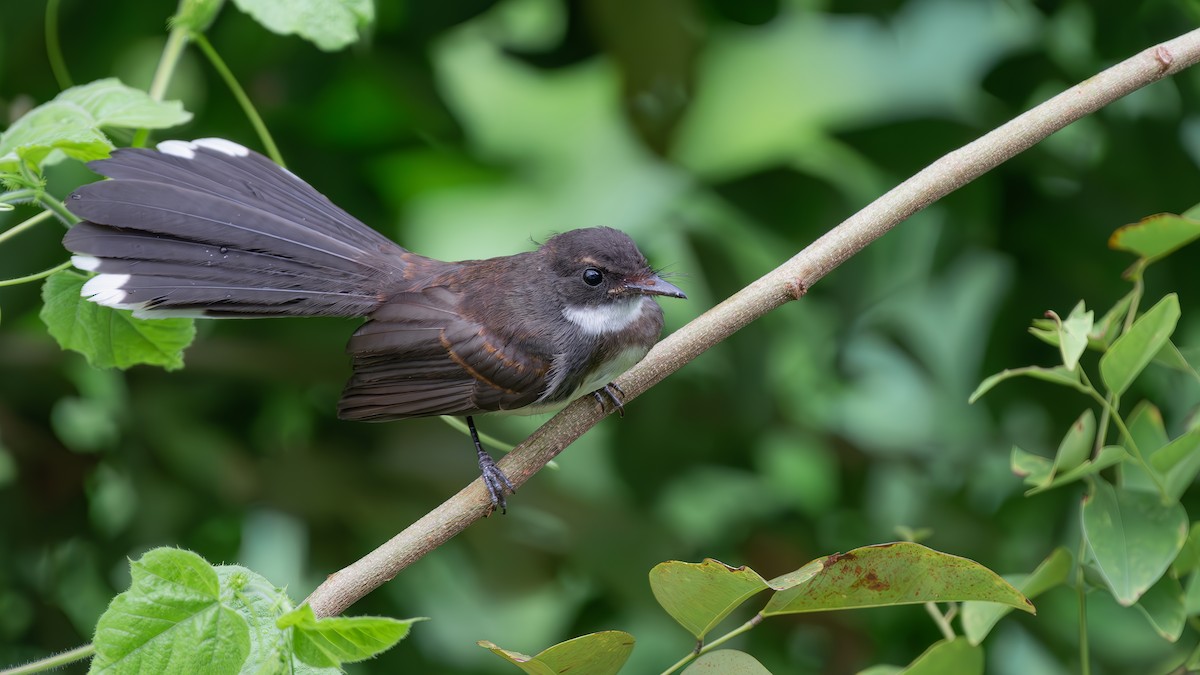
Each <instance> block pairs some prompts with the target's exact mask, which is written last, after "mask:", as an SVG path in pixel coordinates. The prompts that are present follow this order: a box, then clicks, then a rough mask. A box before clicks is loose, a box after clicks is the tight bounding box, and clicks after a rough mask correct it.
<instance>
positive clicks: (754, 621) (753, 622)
mask: <svg viewBox="0 0 1200 675" xmlns="http://www.w3.org/2000/svg"><path fill="white" fill-rule="evenodd" d="M762 622H763V615H762V614H761V613H759V614H755V615H754V616H753V617H751V618H750V620H749V621H747V622H746V623H744V624H742V625H740V626H738V627H737V628H734V629H733V630H731V631H729V632H728V633H726V634H724V635H722V636H721V637H719V638H717V639H716V640H713V641H712V642H709V643H708V644H706V645H704V646H703V647H701V648H699V649H697V650H695V651H693V652H690V653H689V654H688V655H687V656H684V657H683V658H682V659H679V660H678V661H676V662H675V663H674V664H673V665H672V666H671V667H670V668H667V669H666V670H664V671H663V672H662V675H670V674H671V673H673V672H675V671H676V670H679V669H680V668H682V667H683V666H685V665H686V664H687V663H688V662H689V661H691V660H693V659H695V658H697V657H699V656H700V655H701V654H707V653H708V652H711V651H713V650H714V649H716V648H717V647H720V646H721V645H723V644H725V643H726V642H729V641H730V640H732V639H733V638H735V637H737V636H739V635H741V634H742V633H745V632H746V631H748V630H750V629H751V628H754V627H755V626H757V625H758V624H760V623H762Z"/></svg>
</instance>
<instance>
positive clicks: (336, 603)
mask: <svg viewBox="0 0 1200 675" xmlns="http://www.w3.org/2000/svg"><path fill="white" fill-rule="evenodd" d="M1197 61H1200V29H1197V30H1193V31H1191V32H1188V33H1185V34H1184V35H1181V36H1180V37H1177V38H1175V39H1173V40H1170V41H1167V42H1164V43H1162V44H1159V45H1157V46H1154V47H1151V48H1149V49H1147V50H1145V51H1143V52H1141V53H1140V54H1138V55H1136V56H1134V57H1132V58H1130V59H1127V60H1125V61H1122V62H1121V63H1119V64H1117V65H1115V66H1113V67H1111V68H1109V69H1108V70H1105V71H1103V72H1101V73H1099V74H1098V75H1096V76H1094V77H1092V78H1090V79H1088V80H1085V81H1084V82H1081V83H1080V84H1078V85H1076V86H1074V87H1072V88H1071V89H1068V90H1067V91H1065V92H1063V93H1061V94H1059V95H1058V96H1055V97H1054V98H1052V99H1050V100H1049V101H1046V102H1045V103H1043V104H1041V105H1039V106H1037V107H1036V108H1034V109H1032V110H1030V111H1028V112H1026V113H1024V114H1022V115H1020V116H1018V117H1016V118H1014V119H1013V120H1011V121H1009V122H1008V123H1006V124H1004V125H1003V126H1001V127H999V128H997V129H995V130H994V131H992V132H990V133H988V134H987V135H985V136H983V137H981V138H979V139H978V140H976V141H974V142H972V143H970V144H968V145H966V146H964V147H962V148H959V149H958V150H955V151H954V152H951V153H950V154H948V155H946V156H944V157H942V158H941V159H939V160H937V161H936V162H934V163H933V164H930V165H929V166H928V167H926V168H925V169H924V170H922V171H921V172H920V173H918V174H916V175H915V176H913V177H912V178H909V179H908V180H906V181H904V182H903V183H901V184H900V185H898V186H896V187H895V188H893V189H892V190H891V191H889V192H888V193H887V194H885V195H883V196H882V197H880V198H879V199H877V200H875V201H874V202H872V203H871V204H870V205H868V206H867V207H866V208H864V209H863V210H861V211H859V212H858V213H856V214H854V215H853V216H851V217H850V218H848V219H846V220H845V221H844V222H843V223H842V224H841V225H838V226H837V227H835V228H834V229H832V230H830V231H829V232H827V233H826V234H825V235H824V236H822V237H821V238H820V239H818V240H816V241H815V242H813V243H812V244H811V245H810V246H808V248H806V249H804V250H803V251H801V252H800V253H798V254H797V255H796V256H795V257H793V258H792V259H791V260H788V261H787V262H786V263H784V264H783V265H780V266H779V267H778V268H776V269H775V270H773V271H772V272H770V273H768V274H766V275H765V276H763V277H761V278H759V279H758V280H757V281H755V282H753V283H751V284H750V285H749V286H746V287H745V288H743V289H742V290H741V291H739V292H737V293H736V294H734V295H733V296H731V297H730V298H728V299H727V300H725V301H724V302H722V303H721V304H719V305H717V306H716V307H714V308H712V309H710V310H709V311H707V312H705V313H704V314H703V315H701V316H699V317H697V318H696V319H695V320H694V321H692V322H691V323H689V324H687V325H686V326H684V327H683V328H680V329H679V330H678V331H676V332H674V333H672V334H671V335H669V336H667V337H666V338H665V339H664V340H663V341H662V342H660V343H658V345H656V346H655V347H654V349H652V350H650V353H649V354H648V355H647V356H646V358H645V359H644V360H642V362H641V363H639V364H637V365H636V366H634V367H633V368H631V369H630V370H629V372H627V373H625V374H624V375H622V376H621V377H620V378H619V379H618V380H617V384H618V385H619V386H620V388H621V389H622V391H624V392H625V394H626V397H625V398H626V400H629V399H632V398H634V397H636V396H638V395H639V394H641V393H642V392H644V391H646V390H647V389H649V388H650V387H652V386H654V385H655V384H657V383H658V382H659V381H660V380H662V379H663V378H664V377H666V376H667V375H669V374H671V373H673V372H675V371H676V370H678V369H679V368H681V367H683V365H684V364H685V363H687V362H689V361H691V360H692V359H694V358H696V357H697V356H699V355H700V354H701V353H702V352H704V351H705V350H707V349H708V348H709V347H711V346H713V345H715V344H717V343H719V342H721V341H722V340H724V339H725V338H727V337H729V336H730V335H732V334H733V333H735V332H736V331H738V330H740V329H741V328H743V327H744V326H746V325H747V324H749V323H750V322H752V321H754V320H755V319H758V318H759V317H761V316H763V315H764V314H766V313H767V312H769V311H771V310H773V309H775V308H777V307H779V306H781V305H784V304H786V303H787V302H789V301H791V300H796V299H799V298H800V297H802V296H803V295H804V294H805V293H806V292H807V291H808V289H809V288H811V287H812V285H813V284H814V283H816V282H817V281H818V280H820V279H821V278H822V277H824V276H825V275H826V274H828V273H829V272H830V271H832V270H833V269H834V268H836V267H837V266H838V265H840V264H842V263H843V262H845V261H846V260H847V259H849V258H850V257H851V256H853V255H854V254H855V253H858V252H859V251H861V250H862V249H863V248H865V247H866V245H867V244H869V243H871V242H872V241H874V240H876V239H878V238H879V237H881V236H883V235H884V234H885V233H886V232H887V231H888V230H890V229H892V228H893V227H895V226H896V225H897V224H899V223H900V222H902V221H904V220H905V219H906V218H908V217H909V216H911V215H912V214H914V213H916V212H917V211H920V210H921V209H923V208H925V207H926V206H929V205H930V204H932V203H933V202H935V201H937V200H938V199H941V198H942V197H944V196H946V195H947V194H949V193H950V192H953V191H954V190H956V189H958V188H960V187H962V186H963V185H965V184H967V183H968V182H970V181H972V180H974V179H976V178H978V177H979V176H981V175H983V174H984V173H985V172H987V171H989V170H991V169H993V168H995V167H996V166H998V165H1000V164H1001V163H1002V162H1004V161H1006V160H1008V159H1009V158H1011V157H1013V156H1014V155H1016V154H1018V153H1020V152H1022V151H1024V150H1026V149H1028V148H1029V147H1031V146H1032V145H1034V144H1035V143H1037V142H1039V141H1041V140H1042V139H1044V138H1046V137H1047V136H1049V135H1050V134H1052V133H1054V132H1055V131H1058V130H1059V129H1061V128H1063V127H1065V126H1067V125H1068V124H1070V123H1071V122H1074V121H1075V120H1077V119H1079V118H1081V117H1083V116H1084V115H1087V114H1089V113H1092V112H1095V111H1097V110H1099V109H1101V108H1103V107H1104V106H1106V105H1108V104H1109V103H1112V102H1113V101H1115V100H1117V99H1118V98H1121V97H1122V96H1125V95H1127V94H1129V93H1131V92H1133V91H1136V90H1138V89H1140V88H1142V87H1144V86H1146V85H1148V84H1150V83H1151V82H1155V81H1157V80H1160V79H1162V78H1164V77H1167V76H1168V75H1173V74H1175V73H1177V72H1179V71H1181V70H1183V69H1184V68H1187V67H1189V66H1192V65H1194V64H1195V63H1196V62H1197ZM603 417H604V413H602V412H601V411H599V410H598V409H597V406H596V404H595V401H593V400H592V398H591V397H590V396H585V397H583V398H581V399H579V400H577V401H575V402H574V403H572V404H571V405H569V406H567V408H566V409H564V410H563V411H562V412H560V413H559V414H558V415H555V416H554V417H553V418H552V419H550V420H549V421H548V422H546V424H544V425H542V427H541V428H539V429H538V430H537V431H535V432H534V433H533V435H532V436H530V437H529V438H528V439H526V440H525V442H524V443H521V444H520V445H519V446H517V448H516V449H515V450H513V451H512V452H511V453H509V454H508V455H507V456H505V457H504V459H503V460H502V461H501V462H500V466H501V468H503V469H504V471H505V473H506V474H508V477H509V478H510V479H511V480H512V482H513V484H514V485H515V486H517V487H520V486H521V485H522V484H523V483H524V482H525V481H527V480H529V478H530V477H532V476H533V474H535V473H537V472H538V471H539V470H540V469H541V468H542V467H543V466H545V465H546V463H547V462H549V461H550V460H551V459H553V458H554V457H555V456H556V455H558V453H560V452H562V450H563V449H564V448H566V447H567V446H568V445H570V444H571V443H572V442H573V441H574V440H575V439H577V438H579V437H580V436H582V435H583V433H584V432H585V431H587V430H588V429H590V428H591V427H592V425H594V424H596V423H597V422H599V421H600V419H601V418H603ZM489 507H490V502H489V500H488V496H487V492H486V491H485V490H484V488H483V483H482V481H480V480H476V481H475V482H473V483H471V484H470V485H468V486H467V487H465V488H463V490H462V491H460V492H459V493H458V494H456V495H454V496H453V497H451V498H450V499H448V500H447V501H446V502H444V503H443V504H442V505H441V506H439V507H437V508H436V509H434V510H433V511H430V512H429V513H428V514H426V515H425V516H424V517H422V518H421V519H420V520H418V521H417V522H415V523H413V524H412V525H410V526H409V527H408V528H407V529H405V530H404V531H403V532H401V533H400V534H398V535H396V536H395V537H393V538H392V539H391V540H390V541H388V542H387V543H385V544H383V545H382V546H380V547H379V548H377V549H375V550H374V551H372V552H371V553H369V554H367V555H366V556H365V557H363V558H362V559H360V560H359V561H357V562H355V563H354V564H352V565H350V566H349V567H346V568H344V569H342V570H340V571H338V572H336V573H334V574H332V575H330V576H329V578H328V579H326V580H325V582H324V583H323V584H321V585H320V586H319V587H318V588H317V589H316V590H315V591H313V593H312V595H310V596H309V597H308V599H307V601H306V602H308V603H309V604H310V605H311V606H312V608H313V611H314V612H315V613H316V614H317V616H332V615H336V614H340V613H342V612H343V611H344V610H345V609H346V608H347V607H349V606H350V605H352V604H353V603H354V602H355V601H357V600H358V599H359V598H361V597H363V596H364V595H366V594H367V593H369V592H371V591H372V590H374V589H376V588H378V587H379V586H381V585H383V583H384V582H386V581H388V580H390V579H392V578H393V577H394V576H396V574H397V573H399V572H400V571H401V570H402V569H404V568H405V567H407V566H408V565H409V564H411V563H413V562H415V561H416V560H418V559H420V558H421V557H422V556H424V555H425V554H426V553H429V552H430V551H432V550H433V549H435V548H437V547H438V546H439V545H441V544H442V543H443V542H445V541H446V540H448V539H450V538H451V537H453V536H454V535H456V534H458V533H459V532H461V531H463V530H464V529H466V527H467V526H468V525H470V524H471V523H473V522H475V521H476V520H478V519H479V518H482V517H484V516H485V515H487V513H488V510H489Z"/></svg>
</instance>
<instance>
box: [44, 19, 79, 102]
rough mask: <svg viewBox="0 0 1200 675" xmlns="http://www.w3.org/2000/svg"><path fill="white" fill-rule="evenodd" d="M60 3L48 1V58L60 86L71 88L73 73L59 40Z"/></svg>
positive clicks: (61, 87)
mask: <svg viewBox="0 0 1200 675" xmlns="http://www.w3.org/2000/svg"><path fill="white" fill-rule="evenodd" d="M58 4H59V0H49V1H48V2H47V3H46V60H47V61H49V62H50V70H52V71H54V81H55V82H57V83H58V88H59V89H69V88H71V86H72V84H73V83H72V82H71V73H70V71H68V70H67V60H66V59H64V58H63V53H62V45H61V44H59V41H58Z"/></svg>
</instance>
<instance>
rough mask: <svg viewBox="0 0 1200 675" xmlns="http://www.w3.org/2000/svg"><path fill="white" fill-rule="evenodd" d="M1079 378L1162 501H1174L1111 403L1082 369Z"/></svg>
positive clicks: (1084, 389)
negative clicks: (1106, 414)
mask: <svg viewBox="0 0 1200 675" xmlns="http://www.w3.org/2000/svg"><path fill="white" fill-rule="evenodd" d="M1079 376H1080V377H1081V378H1083V384H1084V388H1083V391H1085V392H1087V394H1088V395H1089V396H1091V397H1092V398H1093V399H1095V400H1096V402H1097V403H1099V404H1100V405H1101V406H1104V410H1105V411H1107V412H1109V413H1110V414H1111V416H1112V421H1113V424H1116V425H1117V431H1120V432H1121V438H1123V439H1124V440H1125V443H1126V444H1128V446H1129V452H1130V453H1131V454H1132V455H1133V458H1134V459H1135V460H1137V463H1138V464H1140V465H1141V466H1142V468H1143V469H1145V470H1146V474H1147V475H1149V476H1150V479H1151V480H1153V481H1154V486H1155V487H1156V488H1158V493H1159V495H1161V496H1162V498H1163V501H1164V502H1165V503H1170V502H1172V501H1174V500H1173V499H1172V497H1171V493H1170V492H1167V486H1166V484H1165V483H1163V481H1162V477H1161V476H1159V474H1158V470H1157V469H1155V468H1154V467H1152V466H1150V463H1149V462H1147V461H1146V458H1145V457H1144V456H1143V455H1142V451H1141V450H1140V449H1139V448H1138V445H1137V441H1135V440H1134V439H1133V434H1132V433H1130V431H1129V427H1127V426H1125V420H1124V419H1122V418H1121V413H1120V412H1119V411H1118V410H1117V409H1116V407H1114V406H1113V404H1112V403H1110V402H1109V400H1108V399H1107V398H1105V397H1103V396H1101V395H1100V392H1099V391H1096V388H1095V387H1093V386H1092V383H1091V381H1090V380H1089V379H1088V376H1087V373H1085V372H1084V371H1083V368H1080V369H1079Z"/></svg>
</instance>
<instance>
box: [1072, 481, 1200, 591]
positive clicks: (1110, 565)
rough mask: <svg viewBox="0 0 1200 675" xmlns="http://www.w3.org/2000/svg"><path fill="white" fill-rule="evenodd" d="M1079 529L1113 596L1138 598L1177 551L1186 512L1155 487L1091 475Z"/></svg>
mask: <svg viewBox="0 0 1200 675" xmlns="http://www.w3.org/2000/svg"><path fill="white" fill-rule="evenodd" d="M1081 511H1082V519H1083V535H1084V538H1085V540H1086V541H1087V544H1088V550H1089V551H1090V552H1091V555H1092V559H1093V560H1094V561H1095V563H1096V568H1097V570H1098V571H1099V572H1100V574H1101V576H1102V577H1103V579H1104V582H1105V584H1106V585H1107V586H1108V588H1109V590H1111V591H1112V594H1113V597H1114V598H1115V599H1116V600H1117V602H1119V603H1120V604H1122V605H1124V606H1126V607H1128V606H1129V605H1132V604H1133V603H1135V602H1137V600H1138V598H1140V597H1141V596H1142V594H1143V593H1145V592H1146V591H1147V590H1148V589H1149V588H1150V587H1151V586H1152V585H1154V583H1155V582H1157V581H1158V580H1159V578H1160V577H1162V575H1163V572H1165V571H1166V570H1167V567H1168V566H1169V565H1170V564H1171V561H1173V560H1174V559H1175V556H1176V555H1178V554H1179V551H1180V549H1181V548H1183V543H1184V541H1185V540H1186V539H1187V534H1188V519H1187V512H1186V511H1185V510H1184V508H1183V506H1181V505H1180V504H1179V503H1178V502H1173V503H1171V504H1163V503H1162V499H1161V497H1160V496H1159V495H1158V494H1156V493H1150V492H1141V491H1134V490H1128V489H1116V488H1114V487H1113V486H1112V485H1109V483H1108V482H1107V481H1105V480H1102V479H1099V478H1097V479H1095V480H1094V482H1093V489H1092V492H1091V494H1089V495H1088V496H1087V497H1085V498H1084V502H1083V508H1082V509H1081Z"/></svg>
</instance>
